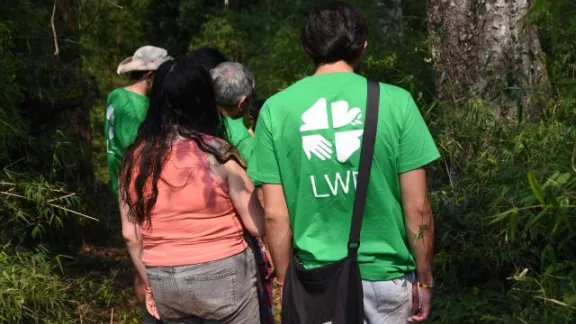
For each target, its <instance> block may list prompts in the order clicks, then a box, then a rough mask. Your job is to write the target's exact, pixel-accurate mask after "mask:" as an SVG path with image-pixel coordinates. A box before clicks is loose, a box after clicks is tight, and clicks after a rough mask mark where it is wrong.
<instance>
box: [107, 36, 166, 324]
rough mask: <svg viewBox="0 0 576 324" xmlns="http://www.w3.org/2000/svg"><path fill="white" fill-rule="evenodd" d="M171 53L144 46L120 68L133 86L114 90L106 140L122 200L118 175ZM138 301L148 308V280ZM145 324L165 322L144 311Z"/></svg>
mask: <svg viewBox="0 0 576 324" xmlns="http://www.w3.org/2000/svg"><path fill="white" fill-rule="evenodd" d="M170 59H171V57H170V56H168V52H167V51H166V50H165V49H163V48H159V47H154V46H143V47H140V48H139V49H138V50H136V52H135V53H134V55H132V56H131V57H129V58H127V59H125V60H124V61H122V63H120V65H118V69H117V73H118V74H127V75H128V77H129V80H130V81H129V84H128V85H127V86H125V87H122V88H117V89H114V90H113V91H112V92H111V93H110V95H109V96H108V101H107V103H106V122H105V127H104V128H105V130H104V132H105V134H104V136H105V138H106V151H107V158H108V172H109V174H110V184H111V187H112V191H113V192H114V194H115V195H116V199H118V175H119V173H120V169H121V167H122V159H123V158H124V152H126V150H127V149H128V147H130V145H132V143H133V142H134V140H135V139H136V134H137V132H138V127H139V126H140V124H141V123H142V121H144V117H146V112H147V111H148V97H147V94H148V91H150V89H151V87H152V79H153V76H154V72H155V71H156V69H158V67H159V66H160V65H162V63H164V62H166V61H168V60H170ZM134 288H135V290H136V299H137V301H138V303H139V304H141V306H142V307H143V308H144V309H145V307H144V300H145V296H146V295H145V291H144V281H142V279H140V277H139V276H138V275H137V274H136V275H135V277H134ZM143 323H145V324H148V323H151V324H152V323H161V322H156V321H155V319H154V318H153V317H152V316H151V315H150V314H148V312H147V311H144V318H143Z"/></svg>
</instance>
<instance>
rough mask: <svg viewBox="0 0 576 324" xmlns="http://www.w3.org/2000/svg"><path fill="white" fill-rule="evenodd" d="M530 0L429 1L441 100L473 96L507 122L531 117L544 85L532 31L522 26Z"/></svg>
mask: <svg viewBox="0 0 576 324" xmlns="http://www.w3.org/2000/svg"><path fill="white" fill-rule="evenodd" d="M532 2H533V0H458V1H454V0H430V2H429V8H428V24H429V26H428V27H429V32H430V35H431V50H432V58H433V61H434V68H435V71H436V86H437V90H438V93H439V96H440V99H441V100H446V101H449V102H452V103H453V104H455V105H458V104H461V103H462V101H463V100H464V99H466V98H469V97H470V96H478V97H480V98H483V99H485V100H487V101H488V102H490V103H491V104H493V105H494V106H496V107H498V109H499V111H498V112H499V114H500V116H501V117H502V118H504V119H507V120H516V119H517V118H522V116H523V115H525V116H526V117H528V118H530V117H535V116H538V113H539V104H538V98H539V97H540V96H541V95H542V94H543V93H546V92H547V91H548V89H549V81H548V75H547V72H546V64H545V61H544V55H543V53H542V49H541V46H540V41H539V40H538V35H537V32H536V29H535V28H534V27H533V26H526V25H525V24H523V18H524V16H525V15H526V13H527V12H528V9H529V7H530V5H531V3H532Z"/></svg>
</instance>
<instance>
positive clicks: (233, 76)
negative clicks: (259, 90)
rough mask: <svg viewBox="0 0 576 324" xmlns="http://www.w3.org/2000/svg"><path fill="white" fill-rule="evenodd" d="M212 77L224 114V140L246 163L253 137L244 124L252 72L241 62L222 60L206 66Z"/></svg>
mask: <svg viewBox="0 0 576 324" xmlns="http://www.w3.org/2000/svg"><path fill="white" fill-rule="evenodd" d="M210 73H211V74H212V80H213V81H214V92H215V94H216V104H217V105H218V109H219V110H220V113H221V114H222V115H223V116H224V119H225V121H226V126H227V133H228V134H227V135H228V141H229V142H230V144H232V145H234V147H236V149H237V150H238V153H240V156H241V157H242V159H243V160H244V162H245V163H246V164H247V165H248V162H249V160H250V156H251V155H252V149H253V147H254V140H253V138H252V135H250V133H249V132H248V128H247V127H246V125H245V119H247V118H248V116H247V113H249V107H250V99H251V97H252V93H253V91H254V86H255V82H254V76H253V75H252V73H251V72H250V71H249V70H248V69H247V68H246V67H245V66H244V65H242V64H240V63H236V62H223V63H220V64H218V66H216V67H215V68H213V69H212V70H210Z"/></svg>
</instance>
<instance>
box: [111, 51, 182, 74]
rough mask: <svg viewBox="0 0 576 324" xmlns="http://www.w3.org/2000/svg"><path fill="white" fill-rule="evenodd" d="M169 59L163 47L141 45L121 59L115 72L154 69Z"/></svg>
mask: <svg viewBox="0 0 576 324" xmlns="http://www.w3.org/2000/svg"><path fill="white" fill-rule="evenodd" d="M171 59H172V58H171V57H170V56H169V55H168V52H167V51H166V50H165V49H163V48H160V47H154V46H150V45H147V46H142V47H140V48H139V49H137V50H136V52H134V55H133V56H130V57H129V58H127V59H125V60H124V61H122V63H120V65H118V70H117V71H116V72H117V73H118V74H122V73H127V72H132V71H155V70H156V69H158V67H159V66H160V65H161V64H162V63H164V62H166V61H168V60H171Z"/></svg>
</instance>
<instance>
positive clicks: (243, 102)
mask: <svg viewBox="0 0 576 324" xmlns="http://www.w3.org/2000/svg"><path fill="white" fill-rule="evenodd" d="M246 106H248V97H246V96H242V98H240V101H238V106H237V107H238V110H239V111H244V109H246Z"/></svg>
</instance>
